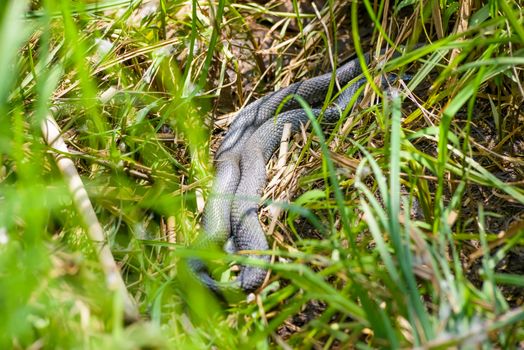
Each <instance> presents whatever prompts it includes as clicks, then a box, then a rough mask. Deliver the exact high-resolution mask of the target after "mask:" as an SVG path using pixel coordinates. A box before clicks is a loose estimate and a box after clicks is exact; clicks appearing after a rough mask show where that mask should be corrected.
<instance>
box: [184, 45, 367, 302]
mask: <svg viewBox="0 0 524 350" xmlns="http://www.w3.org/2000/svg"><path fill="white" fill-rule="evenodd" d="M365 60H366V62H367V63H368V62H369V55H365ZM361 73H362V68H361V66H360V63H359V60H358V59H353V60H351V61H349V62H347V63H346V64H344V65H342V66H341V67H339V68H338V69H337V70H336V71H335V74H333V73H326V74H323V75H320V76H317V77H314V78H311V79H308V80H304V81H301V82H297V83H294V84H292V85H289V86H288V87H285V88H283V89H280V90H278V91H275V92H273V93H270V94H268V95H266V96H264V97H262V98H260V99H259V100H257V101H255V102H253V103H251V104H249V105H247V106H246V107H245V108H243V109H241V110H240V111H239V112H238V114H237V115H236V117H235V119H234V121H233V122H232V123H231V126H230V128H229V130H228V132H227V133H226V135H225V136H224V139H223V141H222V143H221V145H220V147H219V148H218V150H217V152H216V154H215V167H216V175H215V179H214V183H213V186H212V188H211V192H210V193H211V194H210V198H209V199H208V202H207V203H206V206H205V209H204V214H203V219H202V233H201V234H200V235H199V237H198V239H197V241H196V243H195V247H197V248H198V249H202V250H206V249H217V248H222V247H223V246H224V244H225V243H226V241H228V240H232V242H233V245H234V248H233V250H234V251H268V250H269V245H268V242H267V240H266V236H265V233H264V230H263V229H262V227H261V225H260V222H259V220H258V202H259V199H260V196H261V194H262V191H263V189H264V187H265V185H266V163H267V162H268V161H269V159H270V158H271V156H272V154H273V153H274V152H275V150H276V149H277V147H278V145H279V144H280V141H281V136H282V130H283V128H284V125H285V124H286V123H289V124H291V131H292V133H294V132H297V131H298V130H299V129H300V127H301V126H302V125H306V123H307V122H308V116H307V114H306V112H305V111H304V110H303V109H301V108H300V104H299V103H298V101H297V100H296V99H294V98H289V96H290V95H296V96H301V97H302V98H303V99H304V100H305V101H307V102H308V104H309V105H310V106H311V110H312V112H313V114H314V115H315V117H318V116H319V115H320V114H321V113H322V108H321V106H319V105H320V104H321V103H323V102H324V100H325V98H326V94H327V93H328V89H329V87H330V82H331V80H332V78H333V76H334V77H335V78H336V80H337V82H338V86H340V87H345V85H347V84H348V83H349V82H350V81H352V80H354V79H355V78H357V77H359V76H360V75H361ZM365 82H366V79H365V78H362V77H360V79H355V81H354V82H353V84H352V85H350V86H349V87H347V88H346V89H342V91H341V92H340V94H339V95H338V97H337V98H336V99H335V100H334V101H333V103H332V104H330V105H329V106H328V107H327V108H326V109H325V110H324V112H323V114H322V115H323V118H322V121H323V122H326V123H333V122H335V121H337V120H338V119H339V118H340V116H341V113H342V111H344V109H345V108H346V106H347V105H348V104H349V102H350V100H351V99H352V97H353V96H354V94H355V92H356V91H357V89H358V88H359V87H360V86H362V85H363V84H364V83H365ZM334 92H338V89H337V84H335V89H334ZM284 101H285V102H284ZM279 107H280V110H279ZM277 110H279V113H280V114H278V115H277V116H275V113H276V112H277ZM257 199H258V200H257ZM247 256H248V257H250V258H255V259H260V260H262V261H264V262H267V263H269V261H270V257H269V256H268V255H255V254H247ZM188 264H189V268H190V270H192V272H193V273H194V274H195V275H196V277H197V278H198V279H199V280H200V281H201V282H202V283H203V284H204V285H205V286H207V288H209V289H210V290H212V291H214V292H216V293H219V294H220V293H222V292H224V291H227V290H237V291H238V290H241V291H244V292H252V291H255V290H256V289H257V288H258V287H260V285H261V284H262V283H263V281H264V279H265V277H266V273H267V271H266V269H264V268H261V267H256V266H241V267H240V272H239V274H238V276H237V278H236V279H235V280H234V281H231V282H218V281H216V280H215V279H214V278H213V277H212V276H211V275H210V273H209V270H208V268H207V266H206V265H205V264H204V262H203V261H201V260H200V259H197V258H191V259H190V260H189V261H188Z"/></svg>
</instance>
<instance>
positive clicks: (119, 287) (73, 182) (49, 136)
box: [41, 108, 139, 322]
mask: <svg viewBox="0 0 524 350" xmlns="http://www.w3.org/2000/svg"><path fill="white" fill-rule="evenodd" d="M56 111H57V109H56V108H52V109H51V112H50V113H49V114H48V115H47V117H46V118H45V119H44V120H43V121H42V124H41V128H42V134H43V138H44V140H45V142H46V143H47V144H48V145H49V147H51V149H53V150H56V151H57V152H53V155H54V157H55V159H56V164H57V166H58V169H60V172H61V173H62V175H63V176H64V179H65V181H66V183H67V186H68V187H69V191H70V192H71V195H72V197H73V203H74V205H75V207H76V209H77V211H78V214H79V216H80V217H81V219H82V221H83V223H84V225H85V227H86V229H87V234H88V235H89V238H90V239H91V241H92V242H93V243H95V244H96V245H97V248H98V249H97V252H98V259H99V260H100V264H101V265H102V270H103V271H104V274H105V277H106V283H107V286H108V288H109V289H110V290H113V291H117V292H118V293H120V296H121V298H122V302H123V306H124V317H125V320H126V321H128V322H132V321H136V320H138V318H139V313H138V309H137V307H136V303H135V301H134V300H133V298H132V297H131V295H130V294H129V293H128V291H127V288H126V285H125V283H124V280H123V279H122V276H121V275H120V272H119V269H118V266H117V264H116V262H115V260H114V258H113V254H112V253H111V250H110V249H109V246H108V245H107V239H106V236H105V233H104V231H103V229H102V226H101V225H100V222H99V221H98V219H97V217H96V213H95V211H94V209H93V205H92V204H91V201H90V200H89V196H88V194H87V191H86V189H85V187H84V184H83V183H82V179H81V178H80V175H79V174H78V172H77V170H76V168H75V165H74V163H73V161H72V160H71V159H70V158H68V157H66V156H65V155H64V154H67V153H69V150H68V149H67V145H66V144H65V142H64V139H63V138H62V135H61V131H60V127H59V126H58V124H57V123H56V120H55V118H54V117H53V114H54V113H56Z"/></svg>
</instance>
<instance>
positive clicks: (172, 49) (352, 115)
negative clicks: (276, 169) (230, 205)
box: [0, 0, 524, 349]
mask: <svg viewBox="0 0 524 350" xmlns="http://www.w3.org/2000/svg"><path fill="white" fill-rule="evenodd" d="M279 3H282V2H270V3H269V4H268V5H267V6H265V7H264V6H263V5H260V4H259V3H255V2H246V1H242V2H235V1H231V2H228V1H223V0H220V1H217V2H216V3H211V4H210V3H209V2H205V1H196V0H193V1H166V0H160V1H158V2H157V5H156V6H153V7H152V10H151V11H150V12H147V13H145V12H143V11H144V8H145V5H146V3H145V2H144V4H142V2H141V1H122V0H118V1H98V2H96V1H84V2H83V1H75V2H71V1H66V0H42V1H33V2H29V1H21V0H17V1H15V0H8V1H3V2H0V77H2V79H1V82H0V160H1V165H0V310H2V317H0V348H2V349H4V348H5V349H8V348H15V349H22V348H49V349H51V348H53V349H54V348H62V349H70V348H89V349H90V348H93V349H100V348H102V349H106V348H107V349H114V348H118V349H121V348H122V349H127V348H129V349H135V348H144V349H145V348H158V349H164V348H167V349H170V348H176V349H178V348H183V349H186V348H196V349H200V348H210V347H214V348H218V349H234V348H248V349H250V348H257V349H265V348H300V349H302V348H304V349H307V348H315V349H317V348H323V349H328V348H358V349H368V348H420V349H448V348H464V349H466V348H482V349H491V348H508V349H510V348H516V347H518V346H521V347H522V346H523V344H524V332H523V329H524V327H523V325H524V306H523V302H522V300H523V296H524V293H523V290H522V287H523V282H522V281H523V274H524V271H523V269H522V266H521V265H522V264H521V263H520V264H519V259H518V258H519V257H520V258H522V253H521V251H522V246H523V242H524V237H523V234H524V224H523V220H524V216H523V215H524V170H523V169H524V167H523V165H524V158H523V156H524V128H523V127H522V125H523V118H524V117H523V109H522V103H523V99H524V88H523V85H524V84H523V82H524V75H523V67H524V45H523V44H524V11H523V9H522V4H520V3H519V2H518V1H514V0H497V1H495V0H493V1H483V2H481V3H476V5H478V7H474V8H472V9H470V13H469V14H468V11H466V10H467V9H466V8H464V7H465V6H467V2H442V1H441V2H428V3H427V4H425V3H421V2H414V1H397V2H395V3H391V2H389V3H388V2H384V1H381V2H378V3H371V2H369V1H367V0H365V1H363V2H362V3H357V2H354V3H352V4H346V2H345V1H337V0H329V1H326V2H325V5H324V6H323V7H322V6H320V5H319V6H318V15H317V14H316V13H315V11H314V9H308V8H305V7H304V4H303V3H302V2H299V1H289V7H288V8H284V7H279V6H278V4H279ZM149 4H150V5H151V4H155V2H149ZM299 5H300V6H299ZM317 5H318V4H317ZM461 6H463V7H462V8H461ZM462 14H465V15H464V17H461V16H463V15H462ZM319 16H320V17H322V18H323V21H324V25H322V24H321V22H320V21H319V20H318V17H319ZM457 23H461V25H457ZM270 29H271V30H270ZM264 36H265V41H264V42H261V41H262V38H263V37H264ZM269 39H271V41H270V40H269ZM387 43H389V44H390V46H392V45H395V46H397V49H398V50H401V51H402V47H404V48H406V47H407V48H408V49H407V52H405V53H403V54H402V55H400V56H399V57H396V58H392V59H389V60H388V62H387V63H386V64H383V65H381V66H380V67H378V68H377V67H376V65H375V63H376V61H372V63H371V64H370V65H369V66H368V67H367V68H366V69H365V70H364V72H365V73H364V75H363V76H365V78H366V79H368V81H369V82H370V83H371V84H368V87H367V88H366V89H361V90H360V93H361V94H362V96H363V99H362V100H361V101H360V102H358V103H357V104H358V108H355V109H351V110H350V109H347V110H346V111H345V112H344V117H343V118H342V119H341V121H340V122H339V123H337V125H335V126H333V127H332V128H331V129H330V130H329V131H327V132H322V130H321V129H320V125H319V124H318V123H316V122H315V121H312V127H311V128H310V129H311V130H312V131H311V132H309V133H307V134H305V136H304V137H303V136H302V135H299V136H296V137H295V138H294V142H293V141H292V142H291V144H294V145H299V146H298V147H296V148H294V149H293V152H292V154H291V155H290V157H289V161H288V164H287V165H286V166H288V167H289V169H288V170H287V171H290V172H291V176H290V177H287V178H286V177H283V178H282V180H281V184H280V186H277V187H275V188H271V190H272V191H273V192H272V195H271V196H270V197H269V198H268V202H272V203H274V204H275V205H277V206H278V205H280V206H281V207H282V208H284V209H286V210H284V211H283V212H282V213H281V214H280V216H277V217H276V218H274V217H271V215H270V214H268V213H267V211H263V212H262V215H261V218H262V222H263V223H264V225H265V226H266V227H269V226H270V224H271V221H272V220H277V222H276V225H275V230H274V232H272V234H271V236H270V237H269V241H270V244H271V246H272V247H273V250H272V253H273V254H274V255H275V261H274V263H272V264H271V266H270V267H271V270H272V274H271V279H270V280H269V283H268V284H267V286H266V287H265V288H264V289H263V290H261V291H260V292H259V293H257V294H256V296H255V298H254V299H253V300H252V299H249V300H247V299H245V298H242V299H241V300H240V301H238V302H235V303H231V304H227V305H226V304H224V303H222V302H220V301H219V300H216V299H215V298H214V297H213V295H211V294H210V293H209V292H207V291H206V290H204V289H203V288H202V287H201V286H199V285H198V284H197V283H195V281H193V280H192V279H190V278H188V276H187V273H186V271H185V269H184V260H185V259H186V258H187V257H190V256H194V255H198V256H200V257H202V258H203V259H206V260H214V261H219V262H221V263H222V264H223V265H227V264H229V263H232V262H235V261H237V262H238V261H239V262H242V263H248V264H261V262H260V261H258V260H250V259H247V258H245V257H242V256H238V257H234V256H227V255H226V254H222V253H217V252H201V251H195V250H193V249H191V248H190V243H191V242H192V241H193V239H194V238H195V237H196V235H197V234H198V230H199V220H200V216H201V214H200V213H199V210H201V207H202V203H203V200H205V198H207V196H208V194H209V193H208V191H209V187H210V184H211V181H212V177H213V167H212V152H210V150H211V149H216V145H217V144H218V143H219V141H220V138H221V131H223V130H226V129H227V126H226V124H227V123H226V122H225V119H224V118H222V116H224V115H226V114H227V113H232V112H234V111H237V110H238V109H239V108H240V107H241V105H242V104H243V103H245V102H246V101H248V102H249V101H253V100H254V99H256V98H258V97H260V96H263V95H264V94H265V93H267V92H270V91H273V90H274V89H275V88H277V87H281V86H284V85H286V84H289V83H290V82H293V81H297V80H300V79H304V78H307V77H312V76H314V75H316V74H318V73H320V72H324V71H329V70H330V68H331V67H330V60H329V59H327V58H328V57H329V54H328V52H329V50H331V54H332V55H333V60H334V62H343V61H344V60H346V59H347V58H349V57H353V56H355V55H356V56H357V57H359V58H360V60H361V61H362V62H364V60H363V54H364V53H365V52H374V53H379V52H380V50H381V48H383V47H384V46H385V45H386V44H387ZM416 43H424V44H425V45H422V46H417V47H415V45H414V44H416ZM383 72H393V73H395V74H398V75H399V76H403V75H404V74H409V75H410V77H411V78H410V79H409V80H407V81H406V82H405V84H407V88H406V87H405V86H402V85H396V87H395V92H393V93H390V94H388V93H385V92H384V91H383V89H382V88H380V87H379V84H376V83H377V82H378V81H379V80H377V79H376V78H377V77H378V76H380V74H382V73H383ZM333 87H334V85H333ZM333 94H334V92H330V94H329V96H331V95H333ZM388 96H390V97H388ZM331 97H334V96H331ZM327 103H329V101H328V100H327V101H326V106H327ZM51 107H54V108H55V110H56V112H54V117H55V119H56V120H57V123H58V124H59V126H60V128H61V130H62V135H63V138H64V139H65V140H66V144H67V146H68V152H65V153H62V154H61V156H62V157H68V158H70V159H72V160H73V164H74V167H75V168H76V170H77V171H78V173H79V174H80V175H81V178H82V181H83V183H84V185H85V188H86V190H87V194H88V199H89V201H90V202H91V203H92V205H93V208H94V213H95V214H96V218H97V220H98V221H99V222H100V225H101V228H102V230H103V233H104V234H105V235H106V237H107V238H106V240H105V242H102V244H99V243H97V242H93V241H92V239H91V238H90V236H89V232H91V231H90V230H89V227H88V226H89V225H91V223H92V222H93V220H88V219H86V216H85V212H83V211H82V210H79V209H78V204H76V202H75V200H74V198H75V197H74V195H75V194H78V193H71V190H70V188H69V187H68V181H69V180H68V178H67V176H65V175H64V173H63V172H61V171H60V169H59V167H58V166H57V162H56V158H55V157H56V156H58V153H57V151H56V150H53V149H51V148H50V147H49V146H48V145H47V144H46V143H45V142H44V141H43V138H42V131H41V124H42V123H43V121H44V120H45V118H46V116H48V114H49V111H50V110H51V109H50V108H51ZM304 107H305V108H306V110H307V109H308V108H309V107H308V106H307V105H306V104H305V105H304ZM288 179H291V180H288ZM286 191H287V192H286ZM288 195H289V198H290V199H291V202H290V203H287V202H285V201H283V200H282V199H284V198H287V197H286V196H288ZM84 209H85V208H84ZM413 211H415V212H416V215H414V214H413ZM86 221H87V223H88V224H86ZM91 229H92V227H91ZM101 247H106V248H110V251H111V252H112V255H113V257H114V259H115V261H117V263H118V266H119V268H120V271H121V275H122V277H123V280H124V282H125V286H126V290H127V291H124V290H122V289H119V288H118V285H117V284H115V283H116V282H115V279H114V278H113V277H114V276H113V277H111V276H110V275H109V278H108V271H109V270H108V266H107V265H106V264H104V263H102V262H101V261H100V251H101V249H102V248H101ZM519 254H520V255H519ZM126 293H129V295H131V296H132V297H133V298H134V300H136V307H137V309H138V311H139V313H140V315H141V316H140V318H141V320H140V321H138V322H134V323H132V324H127V323H126V322H125V320H126V319H128V318H129V316H130V310H129V308H128V306H126V305H125V303H123V300H124V299H123V298H125V296H126ZM131 313H132V312H131Z"/></svg>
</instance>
